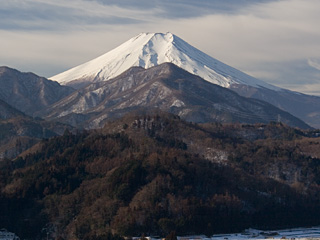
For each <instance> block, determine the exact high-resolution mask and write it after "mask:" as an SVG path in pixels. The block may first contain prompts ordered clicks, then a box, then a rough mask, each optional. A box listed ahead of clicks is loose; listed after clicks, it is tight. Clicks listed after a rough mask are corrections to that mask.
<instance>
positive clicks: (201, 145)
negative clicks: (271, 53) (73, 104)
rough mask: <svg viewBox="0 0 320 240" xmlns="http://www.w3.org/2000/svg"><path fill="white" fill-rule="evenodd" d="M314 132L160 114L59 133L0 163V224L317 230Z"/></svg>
mask: <svg viewBox="0 0 320 240" xmlns="http://www.w3.org/2000/svg"><path fill="white" fill-rule="evenodd" d="M316 136H317V132H316V131H313V132H312V131H300V130H297V129H293V128H289V127H287V126H284V125H282V124H281V123H271V124H268V125H266V124H256V125H243V124H227V125H222V124H218V123H212V124H192V123H188V122H185V121H182V120H180V118H179V117H177V116H174V115H169V114H163V113H155V114H149V115H146V114H142V115H133V114H131V115H127V116H125V117H123V118H122V119H119V120H117V121H115V122H111V123H108V124H107V125H106V126H105V127H104V128H102V129H99V130H92V131H84V132H78V133H71V132H69V131H66V132H65V133H64V135H63V136H60V137H54V138H51V139H49V140H43V141H42V142H41V143H39V144H37V145H36V146H35V147H33V149H32V151H29V152H28V154H23V155H22V156H21V157H19V158H17V159H15V160H13V161H10V160H6V161H2V162H0V165H1V167H0V178H1V180H0V204H1V209H2V210H1V212H0V226H1V227H5V228H7V229H8V230H10V231H13V232H16V233H17V234H18V235H19V236H21V237H23V238H34V237H35V236H38V237H40V238H41V237H42V238H46V237H47V232H50V233H49V235H48V236H50V237H52V238H55V237H56V238H58V237H59V239H61V238H63V239H110V238H112V236H113V235H112V234H110V232H112V233H113V234H119V235H121V236H139V235H141V234H143V233H144V234H153V235H159V236H166V235H168V234H169V233H170V232H172V231H175V232H176V233H177V234H180V235H186V234H199V233H201V234H208V235H210V234H213V233H218V232H234V231H241V230H243V229H245V228H248V227H256V228H266V229H267V228H283V227H293V226H310V225H316V224H320V219H319V213H320V203H319V202H320V201H319V200H320V191H319V190H320V188H319V184H320V148H319V143H320V139H319V138H317V137H316ZM114 236H115V235H114Z"/></svg>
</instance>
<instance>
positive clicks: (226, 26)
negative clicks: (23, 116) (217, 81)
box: [0, 0, 320, 95]
mask: <svg viewBox="0 0 320 240" xmlns="http://www.w3.org/2000/svg"><path fill="white" fill-rule="evenodd" d="M319 12H320V1H319V0H197V1H194V0H136V1H134V0H68V1H66V0H0V66H9V67H12V68H16V69H18V70H20V71H24V72H34V73H36V74H38V75H40V76H44V77H51V76H53V75H56V74H58V73H61V72H63V71H65V70H67V69H69V68H71V67H74V66H77V65H79V64H81V63H84V62H87V61H89V60H91V59H93V58H96V57H98V56H100V55H102V54H104V53H106V52H108V51H110V50H112V49H113V48H115V47H117V46H118V45H120V44H122V43H123V42H125V41H127V40H128V39H130V38H132V37H134V36H135V35H138V34H139V33H141V32H164V33H165V32H172V33H173V34H175V35H177V36H179V37H180V38H182V39H183V40H185V41H186V42H188V43H189V44H191V45H193V46H194V47H196V48H198V49H199V50H201V51H203V52H205V53H207V54H208V55H210V56H212V57H214V58H216V59H218V60H220V61H222V62H224V63H226V64H228V65H230V66H232V67H235V68H237V69H239V70H241V71H243V72H245V73H247V74H249V75H252V76H254V77H256V78H259V79H261V80H264V81H266V82H268V83H270V84H273V85H276V86H279V87H283V88H287V89H290V90H293V91H298V92H303V93H307V94H312V95H320V27H319V23H320V14H319Z"/></svg>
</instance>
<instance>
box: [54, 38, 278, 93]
mask: <svg viewBox="0 0 320 240" xmlns="http://www.w3.org/2000/svg"><path fill="white" fill-rule="evenodd" d="M165 62H171V63H173V64H175V65H177V66H178V67H180V68H183V69H184V70H186V71H188V72H190V73H192V74H195V75H198V76H200V77H202V78H203V79H205V80H207V81H209V82H211V83H214V84H218V85H220V86H222V87H227V88H229V87H230V86H231V85H233V84H244V85H249V86H254V87H265V88H269V89H273V90H278V89H279V88H277V87H275V86H272V85H269V84H267V83H265V82H263V81H260V80H258V79H255V78H253V77H251V76H249V75H247V74H245V73H243V72H241V71H239V70H237V69H234V68H232V67H230V66H228V65H226V64H224V63H222V62H220V61H218V60H217V59H214V58H212V57H210V56H209V55H207V54H205V53H203V52H201V51H200V50H198V49H196V48H195V47H193V46H191V45H190V44H188V43H187V42H185V41H184V40H182V39H181V38H179V37H178V36H176V35H174V34H172V33H170V32H167V33H140V34H139V35H137V36H135V37H133V38H131V39H129V40H128V41H126V42H125V43H123V44H121V45H120V46H118V47H117V48H115V49H113V50H111V51H109V52H107V53H106V54H104V55H102V56H100V57H98V58H96V59H93V60H91V61H89V62H87V63H84V64H82V65H79V66H77V67H74V68H72V69H70V70H68V71H66V72H63V73H60V74H58V75H56V76H53V77H51V79H52V80H55V81H58V82H59V83H61V84H64V85H70V86H73V87H77V86H78V88H79V86H81V87H82V86H83V85H86V84H89V83H92V82H99V81H107V80H109V79H111V78H114V77H116V76H118V75H120V74H121V73H123V72H124V71H126V70H128V69H129V68H131V67H133V66H140V67H143V68H150V67H153V66H157V65H159V64H162V63H165Z"/></svg>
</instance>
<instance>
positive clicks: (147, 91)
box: [37, 63, 309, 128]
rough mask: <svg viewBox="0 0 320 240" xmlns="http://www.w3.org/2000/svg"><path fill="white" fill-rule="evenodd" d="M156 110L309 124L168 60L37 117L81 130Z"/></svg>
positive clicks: (199, 118) (189, 116) (194, 117)
mask: <svg viewBox="0 0 320 240" xmlns="http://www.w3.org/2000/svg"><path fill="white" fill-rule="evenodd" d="M142 108H143V109H149V110H151V109H161V110H163V111H167V112H171V113H174V114H177V115H179V116H180V117H181V118H183V119H185V120H187V121H192V122H212V121H219V122H244V123H257V122H261V123H268V122H270V121H278V120H279V119H281V121H282V122H284V123H286V124H288V125H291V126H295V127H300V128H308V127H309V126H308V125H307V124H305V123H304V122H303V121H301V120H299V119H297V118H295V117H294V116H292V115H290V114H289V113H287V112H284V111H282V110H280V109H278V108H276V107H274V106H272V105H270V104H268V103H266V102H262V101H259V100H254V99H248V98H244V97H240V96H239V95H238V94H236V93H234V92H233V91H230V90H228V89H226V88H223V87H220V86H218V85H215V84H212V83H209V82H207V81H205V80H203V79H202V78H200V77H198V76H195V75H192V74H190V73H188V72H187V71H185V70H183V69H181V68H179V67H177V66H176V65H174V64H171V63H164V64H161V65H158V66H155V67H152V68H149V69H143V68H141V67H133V68H131V69H129V70H128V71H126V72H125V73H123V74H121V75H120V76H118V77H116V78H114V79H110V80H108V81H106V82H98V83H93V84H91V85H89V86H87V87H86V88H83V89H80V90H78V91H76V92H74V93H73V94H71V95H70V96H68V97H66V98H64V99H62V100H61V101H59V102H57V103H55V104H53V105H52V106H51V107H49V108H47V109H45V111H41V112H38V113H37V115H39V116H41V117H44V118H47V119H58V120H59V121H62V122H64V123H68V124H72V125H74V126H76V125H82V126H84V127H87V128H96V127H101V126H103V124H104V123H105V122H106V121H107V120H110V119H112V118H116V117H119V116H121V115H123V114H124V113H127V112H129V111H133V110H137V109H142Z"/></svg>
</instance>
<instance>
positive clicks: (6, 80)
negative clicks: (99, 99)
mask: <svg viewBox="0 0 320 240" xmlns="http://www.w3.org/2000/svg"><path fill="white" fill-rule="evenodd" d="M0 85H1V88H0V100H3V101H5V102H6V103H8V104H10V105H11V106H12V107H14V108H16V109H18V110H19V111H21V112H23V113H26V114H28V115H31V116H32V114H33V113H34V112H35V111H39V110H40V109H42V108H45V107H47V106H49V105H51V104H53V103H55V102H57V101H58V100H60V99H61V98H63V97H66V96H67V95H69V94H70V93H72V92H73V91H74V89H72V88H71V87H66V86H61V85H60V84H59V83H57V82H54V81H51V80H48V79H46V78H43V77H39V76H37V75H35V74H33V73H22V72H19V71H18V70H15V69H12V68H8V67H0Z"/></svg>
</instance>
